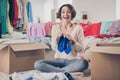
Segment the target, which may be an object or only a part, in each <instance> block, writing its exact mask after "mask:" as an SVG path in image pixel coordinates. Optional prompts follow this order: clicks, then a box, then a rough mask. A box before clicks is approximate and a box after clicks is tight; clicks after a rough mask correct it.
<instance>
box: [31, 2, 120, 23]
mask: <svg viewBox="0 0 120 80" xmlns="http://www.w3.org/2000/svg"><path fill="white" fill-rule="evenodd" d="M30 1H31V3H32V7H33V16H34V22H36V20H37V19H36V18H37V17H40V19H41V22H48V21H57V19H56V12H57V11H58V9H59V7H60V6H61V5H62V4H63V3H70V4H73V6H74V7H75V9H76V11H77V16H76V18H75V19H74V21H75V22H80V21H82V20H81V16H82V12H83V11H86V12H87V13H88V18H89V20H90V22H98V21H104V20H114V19H115V18H116V15H117V17H119V18H120V10H118V8H117V13H119V14H116V4H117V3H116V1H115V0H30ZM117 2H119V3H120V0H117ZM117 6H118V5H117ZM118 7H119V6H118Z"/></svg>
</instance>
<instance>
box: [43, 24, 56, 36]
mask: <svg viewBox="0 0 120 80" xmlns="http://www.w3.org/2000/svg"><path fill="white" fill-rule="evenodd" d="M53 24H54V22H47V23H46V24H45V32H46V35H47V36H48V35H51V29H52V26H53Z"/></svg>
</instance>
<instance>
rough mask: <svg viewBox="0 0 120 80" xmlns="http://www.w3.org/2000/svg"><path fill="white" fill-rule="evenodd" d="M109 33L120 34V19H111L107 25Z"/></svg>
mask: <svg viewBox="0 0 120 80" xmlns="http://www.w3.org/2000/svg"><path fill="white" fill-rule="evenodd" d="M108 31H110V34H111V35H117V34H118V35H120V20H115V21H113V22H112V23H111V24H110V26H109V27H108Z"/></svg>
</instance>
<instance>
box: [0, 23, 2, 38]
mask: <svg viewBox="0 0 120 80" xmlns="http://www.w3.org/2000/svg"><path fill="white" fill-rule="evenodd" d="M0 38H2V24H1V22H0Z"/></svg>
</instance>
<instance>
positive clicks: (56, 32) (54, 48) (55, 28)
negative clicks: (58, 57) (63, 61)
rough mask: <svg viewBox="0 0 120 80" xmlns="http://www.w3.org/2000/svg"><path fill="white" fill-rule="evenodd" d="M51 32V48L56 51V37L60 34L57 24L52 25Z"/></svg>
mask: <svg viewBox="0 0 120 80" xmlns="http://www.w3.org/2000/svg"><path fill="white" fill-rule="evenodd" d="M51 33H52V49H53V50H54V51H56V50H57V46H58V39H59V37H60V36H61V35H62V32H61V31H60V29H59V25H53V27H52V31H51Z"/></svg>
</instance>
